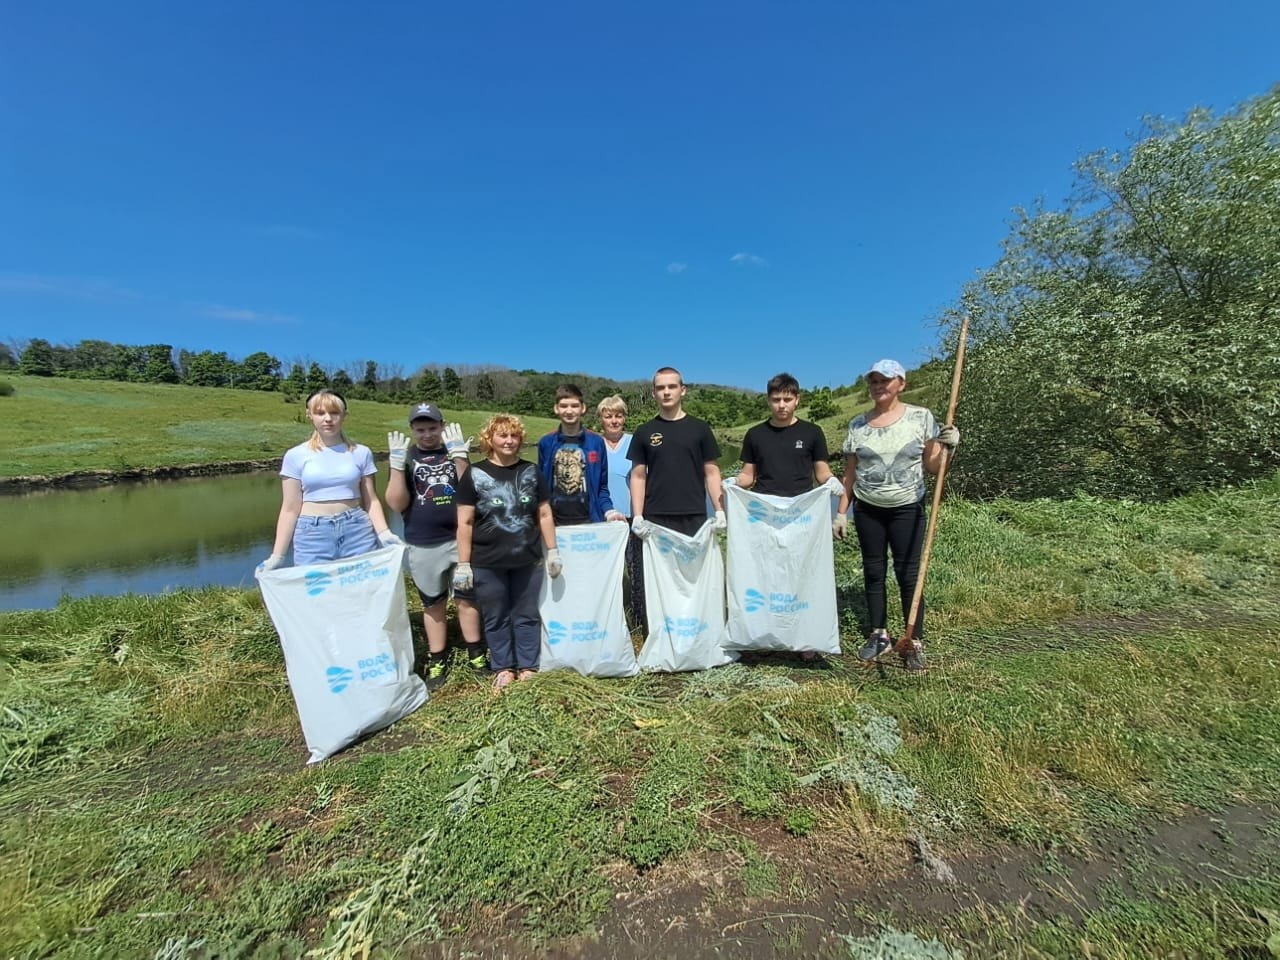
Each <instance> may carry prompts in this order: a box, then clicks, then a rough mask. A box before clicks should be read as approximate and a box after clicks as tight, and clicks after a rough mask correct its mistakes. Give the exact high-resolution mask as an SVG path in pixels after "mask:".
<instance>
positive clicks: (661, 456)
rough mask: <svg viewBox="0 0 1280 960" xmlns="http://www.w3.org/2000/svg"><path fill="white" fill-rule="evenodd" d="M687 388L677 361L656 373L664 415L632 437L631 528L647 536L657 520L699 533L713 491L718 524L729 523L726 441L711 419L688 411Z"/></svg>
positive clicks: (655, 394)
mask: <svg viewBox="0 0 1280 960" xmlns="http://www.w3.org/2000/svg"><path fill="white" fill-rule="evenodd" d="M685 393H686V388H685V385H684V379H683V378H682V377H681V376H680V371H679V370H677V369H676V368H675V367H663V368H662V369H661V370H659V371H658V372H657V373H655V374H654V375H653V397H654V399H655V400H656V401H657V402H658V415H657V416H656V417H654V418H653V419H652V420H650V421H649V422H648V423H645V424H643V425H641V426H640V427H639V429H637V430H636V432H635V434H634V435H633V436H632V438H631V449H630V451H628V453H627V456H628V457H629V458H630V460H631V463H632V465H633V466H632V468H631V517H632V520H631V530H632V532H633V533H634V534H635V535H636V536H637V537H640V538H641V539H644V538H645V537H647V536H648V535H649V534H650V533H652V530H651V527H652V526H655V525H656V526H661V527H666V528H667V529H669V530H675V531H677V532H679V533H683V534H685V535H687V536H693V535H694V534H696V533H697V532H698V529H699V528H700V527H701V526H702V525H703V524H704V523H705V522H706V520H707V498H708V497H710V498H711V503H712V506H713V507H714V508H715V528H716V529H717V530H723V529H724V528H725V517H724V505H723V501H722V499H721V497H722V495H723V491H722V490H721V487H720V467H719V466H718V465H717V463H716V460H718V459H719V457H720V445H719V444H717V443H716V438H715V436H714V435H713V434H712V433H711V427H709V426H708V425H707V423H706V421H705V420H699V419H698V418H697V417H694V416H690V415H689V414H687V413H685V412H684V395H685Z"/></svg>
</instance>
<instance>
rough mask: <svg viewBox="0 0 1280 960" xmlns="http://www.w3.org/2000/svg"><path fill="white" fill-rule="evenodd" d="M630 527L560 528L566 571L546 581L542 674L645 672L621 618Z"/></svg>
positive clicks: (541, 607)
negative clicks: (641, 669) (567, 671)
mask: <svg viewBox="0 0 1280 960" xmlns="http://www.w3.org/2000/svg"><path fill="white" fill-rule="evenodd" d="M629 530H630V528H629V527H628V526H627V525H626V524H625V523H618V522H613V523H586V524H582V525H581V526H570V527H557V528H556V547H557V548H558V549H559V550H560V558H561V559H562V560H563V561H564V573H562V574H561V575H560V576H558V577H556V578H555V579H552V578H551V577H544V578H543V580H542V593H541V595H540V596H539V598H538V611H539V613H541V615H542V657H541V659H540V660H539V669H540V670H577V671H578V672H579V673H581V674H584V675H585V676H589V677H634V676H635V675H636V674H637V673H639V672H640V665H639V664H637V663H636V653H635V650H634V649H633V648H632V646H631V634H630V633H629V632H628V631H627V621H626V618H625V617H624V616H623V614H622V571H623V569H624V567H625V565H626V550H627V536H628V533H629Z"/></svg>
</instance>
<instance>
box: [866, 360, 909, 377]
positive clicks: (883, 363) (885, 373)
mask: <svg viewBox="0 0 1280 960" xmlns="http://www.w3.org/2000/svg"><path fill="white" fill-rule="evenodd" d="M867 373H878V374H880V376H882V377H888V378H889V379H890V380H892V379H893V378H894V377H901V378H902V379H903V380H905V379H907V370H906V368H905V367H904V366H903V365H902V364H900V363H899V362H898V361H897V360H889V359H888V358H886V359H884V360H877V361H876V362H875V363H873V364H872V365H871V369H870V370H868V371H867Z"/></svg>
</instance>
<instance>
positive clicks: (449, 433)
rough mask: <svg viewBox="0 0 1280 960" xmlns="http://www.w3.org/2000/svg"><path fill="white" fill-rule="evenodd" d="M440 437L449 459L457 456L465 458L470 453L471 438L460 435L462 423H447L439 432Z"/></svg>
mask: <svg viewBox="0 0 1280 960" xmlns="http://www.w3.org/2000/svg"><path fill="white" fill-rule="evenodd" d="M440 438H441V439H442V440H444V449H445V451H446V452H447V453H448V454H449V459H450V460H453V459H456V458H457V457H462V458H463V459H466V458H467V457H469V456H470V455H471V438H470V437H463V436H462V424H460V423H450V424H447V425H446V426H445V428H444V430H442V431H441V432H440Z"/></svg>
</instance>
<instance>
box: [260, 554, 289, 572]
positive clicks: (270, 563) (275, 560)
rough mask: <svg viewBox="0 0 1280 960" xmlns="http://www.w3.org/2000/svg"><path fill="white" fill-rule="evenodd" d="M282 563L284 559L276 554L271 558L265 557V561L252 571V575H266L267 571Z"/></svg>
mask: <svg viewBox="0 0 1280 960" xmlns="http://www.w3.org/2000/svg"><path fill="white" fill-rule="evenodd" d="M282 563H284V557H282V556H280V554H278V553H273V554H272V555H271V556H269V557H267V559H265V560H263V561H262V562H261V563H260V564H258V566H257V568H256V569H255V570H254V574H260V573H266V572H267V571H269V570H274V569H275V568H276V567H278V566H280V564H282Z"/></svg>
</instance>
